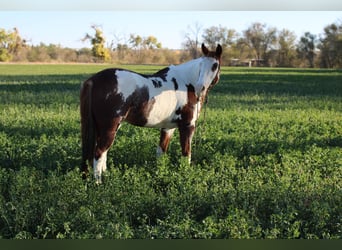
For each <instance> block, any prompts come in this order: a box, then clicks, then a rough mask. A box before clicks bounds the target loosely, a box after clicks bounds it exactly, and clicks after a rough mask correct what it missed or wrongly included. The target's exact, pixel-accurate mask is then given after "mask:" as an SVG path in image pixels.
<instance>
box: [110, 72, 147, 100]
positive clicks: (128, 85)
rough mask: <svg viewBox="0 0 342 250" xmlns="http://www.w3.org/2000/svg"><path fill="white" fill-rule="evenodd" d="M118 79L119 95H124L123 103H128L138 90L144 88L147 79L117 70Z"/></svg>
mask: <svg viewBox="0 0 342 250" xmlns="http://www.w3.org/2000/svg"><path fill="white" fill-rule="evenodd" d="M116 79H117V82H118V86H117V93H118V94H121V95H122V98H123V101H126V99H127V98H128V97H129V96H131V95H132V94H133V93H134V91H135V90H136V89H137V88H139V87H142V86H144V84H143V81H144V79H145V78H143V77H141V76H140V75H138V74H135V73H132V72H130V71H125V70H117V71H116ZM145 81H146V79H145Z"/></svg>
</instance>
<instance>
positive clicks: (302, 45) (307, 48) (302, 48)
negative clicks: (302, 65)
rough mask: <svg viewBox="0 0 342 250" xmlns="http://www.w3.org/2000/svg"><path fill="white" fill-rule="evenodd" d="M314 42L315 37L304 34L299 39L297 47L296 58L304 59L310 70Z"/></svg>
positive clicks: (312, 63) (312, 60) (312, 64)
mask: <svg viewBox="0 0 342 250" xmlns="http://www.w3.org/2000/svg"><path fill="white" fill-rule="evenodd" d="M316 42H317V38H316V35H314V34H311V33H310V32H305V33H304V36H301V37H300V41H299V43H298V45H297V52H298V56H299V57H300V58H301V59H306V60H307V61H308V64H309V67H310V68H313V67H314V59H315V49H316Z"/></svg>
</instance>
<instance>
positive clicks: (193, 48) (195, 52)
mask: <svg viewBox="0 0 342 250" xmlns="http://www.w3.org/2000/svg"><path fill="white" fill-rule="evenodd" d="M201 30H202V25H200V24H199V23H198V22H196V23H195V24H194V26H188V28H187V31H186V32H185V35H184V38H185V41H184V43H183V47H184V48H185V50H187V51H188V52H189V53H190V57H191V58H197V57H199V55H200V53H199V45H200V41H199V35H200V33H201Z"/></svg>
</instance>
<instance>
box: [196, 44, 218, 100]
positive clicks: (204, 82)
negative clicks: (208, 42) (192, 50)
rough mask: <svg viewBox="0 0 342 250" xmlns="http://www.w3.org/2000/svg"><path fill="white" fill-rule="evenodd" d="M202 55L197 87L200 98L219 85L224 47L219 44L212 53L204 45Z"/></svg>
mask: <svg viewBox="0 0 342 250" xmlns="http://www.w3.org/2000/svg"><path fill="white" fill-rule="evenodd" d="M202 53H203V57H202V58H201V61H200V64H199V78H198V80H197V83H196V86H195V91H196V95H197V97H200V96H201V95H202V94H203V93H206V92H207V91H208V89H209V88H211V87H213V86H214V85H215V84H216V83H218V81H219V79H220V65H221V55H222V47H221V45H220V44H218V45H217V47H216V50H215V51H210V50H209V49H208V48H207V47H206V46H205V45H204V44H202Z"/></svg>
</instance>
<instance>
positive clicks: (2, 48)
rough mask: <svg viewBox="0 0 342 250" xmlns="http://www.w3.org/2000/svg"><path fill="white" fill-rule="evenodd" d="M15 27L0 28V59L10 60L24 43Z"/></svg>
mask: <svg viewBox="0 0 342 250" xmlns="http://www.w3.org/2000/svg"><path fill="white" fill-rule="evenodd" d="M25 43H26V41H25V40H23V39H22V38H21V37H20V35H19V31H18V29H17V28H14V29H13V31H6V30H4V29H0V61H2V62H4V61H10V60H12V58H13V56H14V55H16V54H17V53H18V52H19V51H20V49H21V48H22V47H24V46H25V45H26V44H25Z"/></svg>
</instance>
